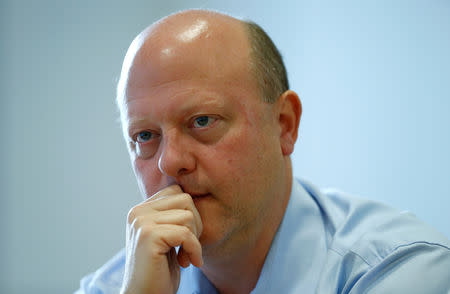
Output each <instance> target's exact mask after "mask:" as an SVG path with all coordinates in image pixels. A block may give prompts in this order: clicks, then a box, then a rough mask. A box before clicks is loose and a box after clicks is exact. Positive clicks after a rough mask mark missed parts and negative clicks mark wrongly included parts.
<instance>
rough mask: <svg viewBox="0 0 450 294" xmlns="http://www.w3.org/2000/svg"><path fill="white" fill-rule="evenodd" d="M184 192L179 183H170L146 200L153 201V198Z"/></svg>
mask: <svg viewBox="0 0 450 294" xmlns="http://www.w3.org/2000/svg"><path fill="white" fill-rule="evenodd" d="M180 193H183V190H182V189H181V187H180V186H179V185H176V184H174V185H170V186H167V187H166V188H164V189H162V190H159V191H158V192H156V193H155V194H153V195H152V196H150V197H149V198H148V199H147V200H146V201H151V200H156V199H159V198H164V197H165V196H169V195H173V194H180Z"/></svg>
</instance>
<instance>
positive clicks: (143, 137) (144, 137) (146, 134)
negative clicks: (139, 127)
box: [136, 131, 156, 143]
mask: <svg viewBox="0 0 450 294" xmlns="http://www.w3.org/2000/svg"><path fill="white" fill-rule="evenodd" d="M155 136H156V135H155V134H153V133H152V132H150V131H142V132H139V133H138V134H137V137H136V141H137V142H138V143H145V142H148V141H149V140H151V139H153V138H154V137H155Z"/></svg>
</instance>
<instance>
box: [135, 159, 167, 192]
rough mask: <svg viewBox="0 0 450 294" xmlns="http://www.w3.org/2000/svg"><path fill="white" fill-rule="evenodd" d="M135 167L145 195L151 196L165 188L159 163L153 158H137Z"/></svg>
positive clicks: (140, 186) (139, 183)
mask: <svg viewBox="0 0 450 294" xmlns="http://www.w3.org/2000/svg"><path fill="white" fill-rule="evenodd" d="M133 169H134V173H135V175H136V179H137V182H138V185H139V188H140V190H141V192H142V194H143V195H144V196H151V195H153V194H155V193H156V192H158V191H159V190H161V189H162V188H164V187H163V186H162V176H161V173H160V172H159V169H158V165H157V164H155V162H153V160H139V159H137V160H135V161H134V162H133Z"/></svg>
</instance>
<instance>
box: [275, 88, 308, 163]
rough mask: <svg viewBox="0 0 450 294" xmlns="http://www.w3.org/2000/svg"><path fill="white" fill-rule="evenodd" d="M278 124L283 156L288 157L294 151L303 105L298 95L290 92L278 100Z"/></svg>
mask: <svg viewBox="0 0 450 294" xmlns="http://www.w3.org/2000/svg"><path fill="white" fill-rule="evenodd" d="M276 103H279V105H278V123H279V126H280V146H281V151H282V152H283V155H285V156H288V155H290V154H291V153H292V152H293V151H294V144H295V141H296V140H297V135H298V128H299V125H300V117H301V116H302V104H301V102H300V98H299V97H298V95H297V93H295V92H294V91H291V90H288V91H286V92H284V93H283V94H281V96H280V97H279V98H278V101H277V102H276Z"/></svg>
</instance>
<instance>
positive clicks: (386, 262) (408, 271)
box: [348, 242, 450, 294]
mask: <svg viewBox="0 0 450 294" xmlns="http://www.w3.org/2000/svg"><path fill="white" fill-rule="evenodd" d="M348 293H350V294H360V293H368V294H382V293H408V294H422V293H427V294H449V293H450V249H449V248H447V247H445V246H442V245H439V244H432V243H427V242H416V243H413V244H409V245H405V246H400V247H399V248H397V249H396V250H395V251H394V252H393V253H391V254H390V255H389V256H387V257H386V258H385V259H383V260H382V261H381V262H380V263H379V264H377V265H376V266H374V267H372V268H371V269H370V270H369V271H367V272H366V273H365V274H364V275H363V276H361V277H360V279H358V281H357V282H356V283H355V284H354V286H353V287H352V288H351V290H350V291H349V292H348Z"/></svg>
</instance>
